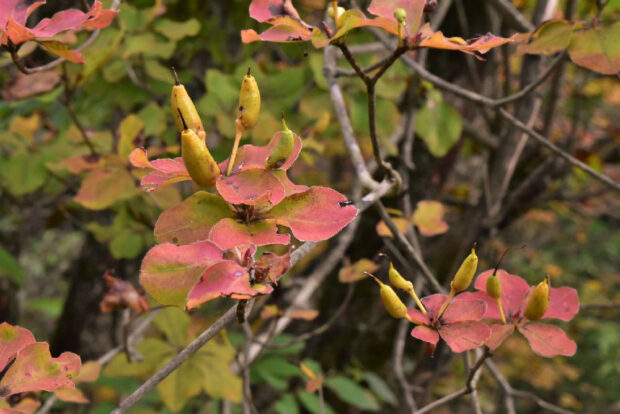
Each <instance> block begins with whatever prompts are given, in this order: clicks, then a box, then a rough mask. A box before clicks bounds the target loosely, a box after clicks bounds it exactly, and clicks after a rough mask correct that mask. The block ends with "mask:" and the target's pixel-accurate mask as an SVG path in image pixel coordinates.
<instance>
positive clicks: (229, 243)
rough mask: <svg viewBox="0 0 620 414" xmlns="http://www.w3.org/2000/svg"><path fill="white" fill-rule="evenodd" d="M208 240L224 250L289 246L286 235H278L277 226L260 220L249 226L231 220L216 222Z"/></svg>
mask: <svg viewBox="0 0 620 414" xmlns="http://www.w3.org/2000/svg"><path fill="white" fill-rule="evenodd" d="M209 239H210V240H211V241H213V242H214V243H215V244H217V245H218V246H219V248H220V249H222V250H226V249H230V248H231V247H234V246H239V245H245V244H254V245H256V246H265V245H268V244H289V242H290V239H291V237H290V236H289V235H288V234H278V226H277V225H276V222H275V221H273V220H260V221H255V222H253V223H250V224H244V223H240V222H238V221H236V220H234V219H232V218H225V219H222V220H220V221H218V222H217V224H215V225H214V226H213V228H212V229H211V232H210V233H209Z"/></svg>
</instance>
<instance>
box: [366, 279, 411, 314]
mask: <svg viewBox="0 0 620 414" xmlns="http://www.w3.org/2000/svg"><path fill="white" fill-rule="evenodd" d="M367 274H368V275H370V274H369V273H367ZM370 276H371V277H372V278H373V279H374V280H375V282H377V283H378V284H379V294H380V295H381V300H382V301H383V306H385V309H386V310H387V311H388V313H389V314H390V315H391V316H392V317H393V318H396V319H401V318H404V317H405V316H407V307H406V306H405V304H404V303H403V302H402V301H401V300H400V298H399V297H398V295H397V294H396V292H394V289H392V288H391V287H389V286H388V285H386V284H385V283H383V282H381V281H380V280H379V279H377V278H376V277H374V276H373V275H370Z"/></svg>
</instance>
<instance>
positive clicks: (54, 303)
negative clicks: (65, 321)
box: [26, 298, 63, 318]
mask: <svg viewBox="0 0 620 414" xmlns="http://www.w3.org/2000/svg"><path fill="white" fill-rule="evenodd" d="M62 307H63V301H62V299H60V298H38V299H34V300H30V301H28V302H27V303H26V309H28V310H31V311H35V312H41V313H42V314H44V315H45V316H48V317H50V318H57V317H59V316H60V315H61V313H62Z"/></svg>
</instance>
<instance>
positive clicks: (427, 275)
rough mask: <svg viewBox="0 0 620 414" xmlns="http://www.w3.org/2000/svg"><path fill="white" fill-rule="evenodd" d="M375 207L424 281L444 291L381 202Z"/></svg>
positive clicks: (437, 290) (435, 288) (436, 289)
mask: <svg viewBox="0 0 620 414" xmlns="http://www.w3.org/2000/svg"><path fill="white" fill-rule="evenodd" d="M376 207H377V210H378V211H379V215H380V216H381V219H382V220H383V221H384V222H385V224H386V225H387V226H388V228H389V229H390V231H391V232H392V235H393V236H394V240H395V241H396V242H397V243H398V244H399V245H400V246H401V248H402V249H403V251H404V252H405V255H406V256H407V258H408V259H409V260H410V261H412V262H413V263H415V265H416V266H417V267H418V269H420V271H421V272H422V276H424V279H426V281H427V282H428V283H429V284H430V285H431V287H432V288H433V290H435V291H436V292H439V293H445V291H446V290H445V289H444V287H443V286H441V284H440V283H439V282H438V281H437V279H436V278H435V276H433V273H432V272H431V271H430V269H429V268H428V266H427V265H426V263H425V262H424V259H423V258H422V256H421V255H420V253H419V252H418V251H416V250H415V249H414V248H413V246H412V245H411V243H409V241H408V240H407V239H406V238H405V236H403V235H402V234H401V233H400V231H399V230H398V227H396V224H395V223H394V221H393V220H392V217H390V215H389V214H388V212H387V210H386V209H385V207H384V206H383V204H382V203H381V202H378V203H377V204H376Z"/></svg>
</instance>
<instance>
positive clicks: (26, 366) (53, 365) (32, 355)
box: [0, 342, 81, 395]
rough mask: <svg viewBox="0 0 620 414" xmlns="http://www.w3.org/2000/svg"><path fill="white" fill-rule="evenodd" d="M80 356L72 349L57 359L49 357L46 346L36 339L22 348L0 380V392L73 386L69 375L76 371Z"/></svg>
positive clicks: (74, 373)
mask: <svg viewBox="0 0 620 414" xmlns="http://www.w3.org/2000/svg"><path fill="white" fill-rule="evenodd" d="M80 365H81V362H80V357H79V356H78V355H76V354H74V353H72V352H65V353H63V354H61V355H60V356H59V357H58V358H52V356H51V355H50V351H49V345H48V344H47V343H45V342H36V343H34V344H30V345H28V346H26V347H25V348H22V349H21V350H20V351H19V352H18V354H17V356H16V357H15V361H14V362H13V365H11V366H10V367H9V369H8V370H7V371H6V373H5V374H4V377H3V378H2V380H0V390H2V391H4V395H12V394H17V393H20V392H26V391H38V390H44V391H53V390H55V389H56V388H60V387H70V388H73V387H75V385H74V384H73V382H72V381H71V378H72V377H73V376H75V375H76V374H77V373H78V371H79V370H80Z"/></svg>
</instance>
